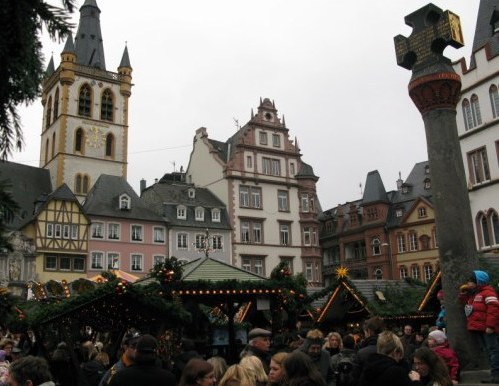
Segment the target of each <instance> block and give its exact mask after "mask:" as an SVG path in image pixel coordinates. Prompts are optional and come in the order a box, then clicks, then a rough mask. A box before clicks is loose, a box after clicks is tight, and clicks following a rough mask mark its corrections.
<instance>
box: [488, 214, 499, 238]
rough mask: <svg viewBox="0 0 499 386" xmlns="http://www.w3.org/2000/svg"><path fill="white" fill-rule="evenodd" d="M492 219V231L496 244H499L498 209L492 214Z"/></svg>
mask: <svg viewBox="0 0 499 386" xmlns="http://www.w3.org/2000/svg"><path fill="white" fill-rule="evenodd" d="M490 220H491V223H492V231H493V235H494V245H499V216H498V215H497V212H496V211H493V212H492V213H491V215H490Z"/></svg>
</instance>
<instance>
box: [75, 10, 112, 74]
mask: <svg viewBox="0 0 499 386" xmlns="http://www.w3.org/2000/svg"><path fill="white" fill-rule="evenodd" d="M99 15H100V9H99V7H98V6H97V2H96V1H95V0H85V3H84V4H83V5H82V6H81V8H80V22H79V24H78V31H77V32H76V35H75V52H76V62H77V63H78V64H83V65H85V66H89V67H96V68H99V69H101V70H105V69H106V60H105V58H104V46H103V44H102V32H101V28H100V16H99Z"/></svg>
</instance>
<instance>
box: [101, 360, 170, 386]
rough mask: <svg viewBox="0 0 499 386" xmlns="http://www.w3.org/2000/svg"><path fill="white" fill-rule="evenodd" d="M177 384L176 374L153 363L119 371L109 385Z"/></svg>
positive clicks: (153, 385)
mask: <svg viewBox="0 0 499 386" xmlns="http://www.w3.org/2000/svg"><path fill="white" fill-rule="evenodd" d="M137 385H147V386H176V385H177V380H176V379H175V375H173V373H171V372H170V371H168V370H165V369H162V368H161V367H158V366H155V365H153V364H150V365H149V364H147V365H145V364H144V365H132V366H130V367H126V368H124V369H123V370H121V371H118V372H117V373H116V375H115V376H114V377H113V379H112V380H111V383H109V386H137Z"/></svg>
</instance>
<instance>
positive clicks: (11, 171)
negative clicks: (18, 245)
mask: <svg viewBox="0 0 499 386" xmlns="http://www.w3.org/2000/svg"><path fill="white" fill-rule="evenodd" d="M0 180H8V181H9V182H10V184H11V186H12V188H11V189H10V191H11V192H12V196H13V198H14V200H15V201H16V202H17V203H18V204H19V206H20V207H21V210H20V211H19V214H18V215H17V216H16V217H15V218H14V220H13V221H12V222H10V223H8V224H6V225H7V228H8V229H9V230H18V229H20V228H22V227H23V226H24V225H25V224H26V223H28V222H29V221H31V219H32V218H33V214H34V213H35V203H36V201H37V200H38V198H39V197H40V196H42V195H48V194H50V193H51V192H52V183H51V180H50V173H49V171H48V170H46V169H41V168H37V167H33V166H27V165H22V164H18V163H15V162H8V161H4V162H0Z"/></svg>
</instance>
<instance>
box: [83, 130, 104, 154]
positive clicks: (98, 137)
mask: <svg viewBox="0 0 499 386" xmlns="http://www.w3.org/2000/svg"><path fill="white" fill-rule="evenodd" d="M104 141H105V135H104V134H103V133H102V130H101V129H99V128H97V127H92V128H91V129H88V130H87V140H86V143H87V145H88V146H90V147H93V148H96V149H97V148H99V147H101V146H102V144H103V143H104Z"/></svg>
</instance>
